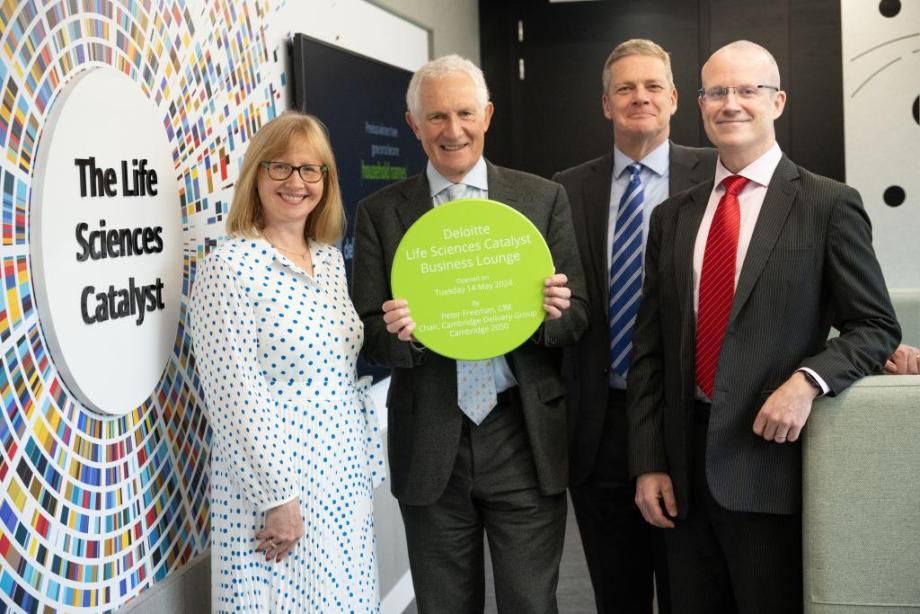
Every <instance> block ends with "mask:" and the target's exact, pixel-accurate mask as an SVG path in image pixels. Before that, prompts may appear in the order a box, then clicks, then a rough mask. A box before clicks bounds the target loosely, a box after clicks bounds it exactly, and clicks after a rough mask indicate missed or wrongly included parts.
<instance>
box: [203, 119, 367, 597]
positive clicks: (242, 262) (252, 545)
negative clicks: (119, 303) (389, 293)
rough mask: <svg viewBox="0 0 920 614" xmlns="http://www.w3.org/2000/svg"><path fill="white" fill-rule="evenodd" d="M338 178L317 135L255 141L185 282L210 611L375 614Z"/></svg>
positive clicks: (276, 129) (355, 325)
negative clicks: (205, 501)
mask: <svg viewBox="0 0 920 614" xmlns="http://www.w3.org/2000/svg"><path fill="white" fill-rule="evenodd" d="M344 227H345V215H344V211H343V207H342V198H341V192H340V190H339V184H338V175H337V170H336V165H335V159H334V158H333V155H332V149H331V147H330V145H329V140H328V138H327V136H326V133H325V129H324V128H323V126H322V124H320V123H319V121H318V120H316V119H315V118H313V117H311V116H309V115H302V114H298V113H285V114H283V115H281V116H279V117H277V118H275V119H273V120H272V121H270V122H268V123H267V124H266V125H264V126H263V127H262V128H261V129H260V130H259V131H258V132H257V133H256V135H255V136H254V137H253V139H252V141H251V143H250V144H249V147H248V149H247V151H246V155H245V158H244V160H243V167H242V170H241V173H240V178H239V181H238V183H237V185H236V190H235V193H234V196H233V202H232V204H231V208H230V214H229V216H228V219H227V231H228V234H229V235H230V237H231V238H230V239H229V240H228V241H226V242H225V243H223V244H222V245H221V246H220V247H219V248H217V249H216V250H214V251H212V253H211V254H210V255H208V257H207V258H206V259H205V260H204V262H203V263H202V265H201V267H200V269H199V270H198V273H197V276H196V278H195V280H194V287H193V293H192V299H191V306H190V317H191V330H192V338H193V341H194V348H195V356H196V360H197V368H198V373H199V375H200V377H201V382H202V386H203V388H204V392H205V397H206V399H207V406H208V411H209V414H210V421H211V426H212V428H213V432H214V436H213V441H212V449H211V577H212V602H213V608H212V609H213V611H215V612H229V611H241V610H246V611H254V612H255V611H257V612H376V611H378V610H379V607H380V606H379V596H378V587H377V567H376V555H375V541H374V533H373V490H374V487H375V486H376V485H377V484H379V481H380V480H381V479H382V476H383V465H382V458H381V455H380V452H381V446H380V441H379V432H378V428H377V425H376V416H375V414H374V410H373V406H372V405H371V404H370V403H369V402H368V399H367V386H368V382H367V381H361V382H358V381H356V377H355V374H356V371H355V360H356V358H357V354H358V350H359V349H360V348H361V343H362V341H363V337H364V329H363V326H362V324H361V321H360V319H359V318H358V316H357V314H356V313H355V310H354V307H353V306H352V304H351V301H350V300H349V298H348V291H347V288H346V282H345V268H344V261H343V259H342V254H341V252H339V250H338V249H336V248H335V247H334V246H333V243H335V242H336V241H338V240H339V239H340V238H341V236H342V234H343V232H344Z"/></svg>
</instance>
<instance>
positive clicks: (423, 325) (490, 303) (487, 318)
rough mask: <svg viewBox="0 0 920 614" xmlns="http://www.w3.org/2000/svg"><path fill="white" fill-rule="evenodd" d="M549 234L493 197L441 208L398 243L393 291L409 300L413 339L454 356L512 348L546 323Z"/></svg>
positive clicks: (550, 270) (496, 353)
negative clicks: (544, 291) (541, 324)
mask: <svg viewBox="0 0 920 614" xmlns="http://www.w3.org/2000/svg"><path fill="white" fill-rule="evenodd" d="M552 274H553V258H552V256H551V255H550V253H549V248H548V247H547V246H546V241H545V240H544V239H543V236H542V235H541V234H540V231H539V230H537V228H536V226H534V225H533V224H532V223H531V222H530V220H528V219H527V218H526V217H524V215H522V214H521V213H519V212H517V211H516V210H514V209H512V208H511V207H509V206H508V205H504V204H502V203H499V202H496V201H494V200H485V199H478V198H463V199H459V200H455V201H453V202H450V203H446V204H443V205H440V206H438V207H435V208H434V209H432V210H431V211H429V212H428V213H426V214H425V215H423V216H422V217H420V218H419V219H418V220H416V222H415V223H414V224H412V227H411V228H409V230H408V231H406V234H405V235H404V236H403V238H402V241H400V242H399V246H398V247H397V248H396V255H395V257H394V259H393V270H392V273H391V277H390V281H391V283H392V287H393V298H399V299H405V300H406V301H408V303H409V310H410V313H411V314H412V319H413V320H415V332H414V333H413V334H414V335H415V338H416V339H418V340H419V341H420V342H421V343H424V344H425V345H426V346H427V347H428V348H430V349H431V350H433V351H435V352H437V353H438V354H441V355H443V356H447V357H449V358H455V359H459V360H481V359H485V358H492V357H494V356H500V355H502V354H505V353H507V352H510V351H511V350H513V349H514V348H516V347H517V346H519V345H521V343H523V342H524V341H526V340H527V338H528V337H530V336H531V335H533V333H534V331H535V330H537V328H538V327H539V326H540V323H541V322H543V316H544V311H543V281H544V280H545V279H546V278H547V277H549V276H550V275H552Z"/></svg>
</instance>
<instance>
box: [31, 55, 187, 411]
mask: <svg viewBox="0 0 920 614" xmlns="http://www.w3.org/2000/svg"><path fill="white" fill-rule="evenodd" d="M171 151H172V150H171V148H170V145H169V141H168V139H167V137H166V134H165V133H164V129H163V118H162V117H160V116H159V115H158V113H157V109H156V107H155V106H154V104H153V102H152V101H151V100H150V99H149V98H148V97H147V96H145V95H144V93H143V92H142V91H141V90H140V86H139V85H138V84H137V83H135V82H134V81H132V80H131V79H129V78H128V77H126V76H124V75H122V74H121V73H119V72H117V71H116V70H114V69H112V68H96V69H92V70H89V71H86V72H84V73H82V74H81V75H79V76H77V77H76V78H75V79H73V80H72V81H71V82H70V83H68V84H67V85H66V86H65V87H64V91H63V92H62V93H61V94H60V96H59V97H58V98H57V99H56V101H55V103H54V108H53V109H52V111H51V114H50V117H49V119H48V121H47V123H46V124H45V128H44V131H43V135H42V137H41V141H40V143H39V151H38V158H37V161H36V168H35V176H34V181H33V192H32V218H31V220H30V232H31V235H32V236H31V249H32V273H33V277H34V280H35V294H36V301H37V304H38V312H39V317H40V318H41V326H42V330H43V331H44V335H45V337H46V339H47V340H48V345H49V347H50V349H51V355H52V359H53V360H54V363H55V366H56V367H57V369H58V370H59V371H60V373H61V375H62V376H63V378H64V381H65V382H66V384H67V385H68V387H69V388H70V390H71V391H72V392H73V393H74V395H75V396H76V397H77V398H78V399H80V401H81V402H82V403H84V404H85V405H86V406H87V407H89V408H91V409H94V410H96V411H100V412H102V413H105V414H113V415H123V414H125V413H128V412H130V411H132V410H134V409H135V408H137V407H138V406H139V405H140V404H141V403H143V402H144V401H145V400H146V399H147V398H148V397H149V396H150V394H151V393H152V392H153V390H154V387H155V386H156V384H157V382H158V381H159V379H160V377H161V376H162V374H163V369H164V367H165V366H166V361H167V358H168V356H169V353H170V351H171V350H172V347H173V343H174V342H175V339H176V329H177V325H178V322H179V301H180V298H181V296H182V229H181V219H180V202H179V195H178V186H177V182H176V179H175V170H174V168H175V165H174V163H173V160H172V156H171Z"/></svg>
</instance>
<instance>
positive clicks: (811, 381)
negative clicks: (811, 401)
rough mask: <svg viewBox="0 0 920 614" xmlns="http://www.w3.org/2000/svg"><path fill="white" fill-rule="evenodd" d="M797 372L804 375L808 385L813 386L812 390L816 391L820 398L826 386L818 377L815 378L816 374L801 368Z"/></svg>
mask: <svg viewBox="0 0 920 614" xmlns="http://www.w3.org/2000/svg"><path fill="white" fill-rule="evenodd" d="M797 373H801V374H802V377H803V378H804V379H805V381H806V382H807V383H808V385H809V386H811V388H812V390H813V391H814V393H815V398H818V397H819V396H821V395H822V394H824V388H823V387H822V386H821V382H819V381H818V380H817V378H815V376H814V375H812V374H811V373H809V372H808V371H806V370H805V369H800V370H799V371H797Z"/></svg>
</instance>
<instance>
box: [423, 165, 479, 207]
mask: <svg viewBox="0 0 920 614" xmlns="http://www.w3.org/2000/svg"><path fill="white" fill-rule="evenodd" d="M425 176H426V177H428V188H429V190H430V191H431V193H430V194H429V196H431V197H434V196H436V195H437V194H440V193H441V191H442V190H444V189H445V188H447V187H448V186H451V185H453V182H452V181H448V180H447V179H445V178H444V175H442V174H441V173H439V172H438V170H437V169H436V168H435V167H434V165H433V164H432V163H431V160H429V161H428V166H426V167H425ZM457 183H462V184H464V185H468V186H470V187H473V188H476V189H478V190H482V191H483V192H487V191H488V190H489V179H488V171H487V169H486V159H485V158H483V157H482V156H479V161H478V162H476V164H474V165H473V168H471V169H470V171H469V172H468V173H467V174H466V176H465V177H464V178H463V179H461V180H460V181H458V182H457Z"/></svg>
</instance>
